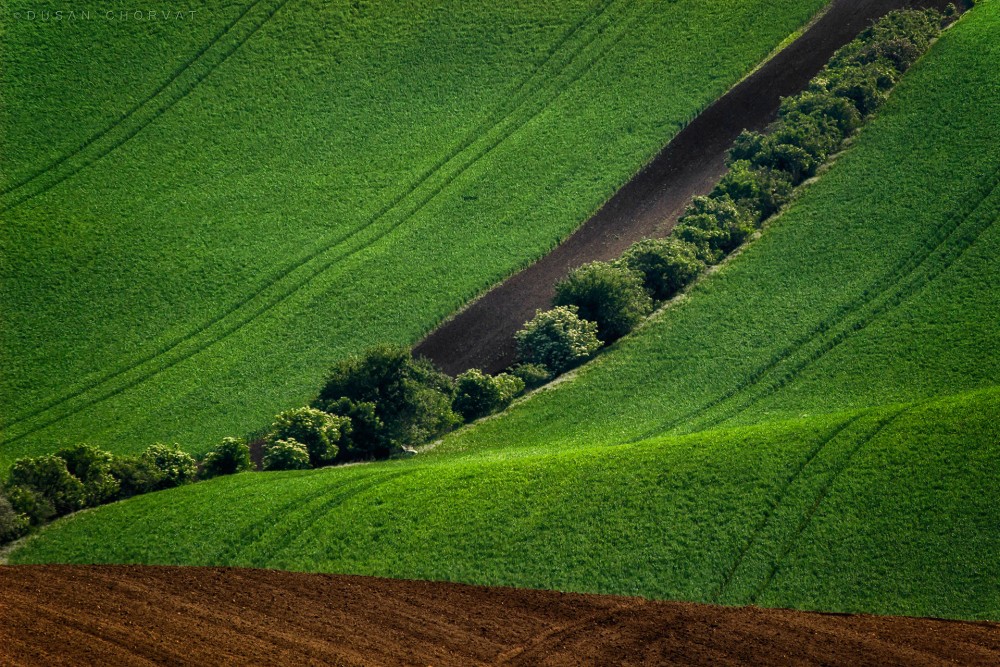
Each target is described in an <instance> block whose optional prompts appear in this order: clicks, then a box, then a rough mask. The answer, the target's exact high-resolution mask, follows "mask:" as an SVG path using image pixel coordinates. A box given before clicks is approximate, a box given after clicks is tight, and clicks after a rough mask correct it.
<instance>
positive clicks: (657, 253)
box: [621, 238, 705, 301]
mask: <svg viewBox="0 0 1000 667" xmlns="http://www.w3.org/2000/svg"><path fill="white" fill-rule="evenodd" d="M621 261H622V263H623V264H624V265H625V266H626V267H627V268H628V269H630V270H632V271H634V272H635V273H638V274H639V275H641V276H642V285H643V287H645V289H646V292H647V293H648V294H649V295H650V296H651V297H652V298H654V299H656V300H658V301H666V300H667V299H669V298H670V297H672V296H673V295H674V294H676V293H677V292H679V291H680V290H681V289H683V288H684V287H685V286H686V285H687V284H688V283H690V282H691V281H692V280H694V279H695V278H696V277H697V276H698V274H699V273H701V272H702V271H703V270H704V269H705V262H703V261H702V260H701V259H699V258H698V248H697V247H695V246H694V245H692V244H691V243H687V242H685V241H683V240H681V239H677V238H666V239H645V240H643V241H639V242H637V243H633V244H632V246H631V247H630V248H629V249H628V250H626V251H625V253H624V254H623V255H622V258H621Z"/></svg>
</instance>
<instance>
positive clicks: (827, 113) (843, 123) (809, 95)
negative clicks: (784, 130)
mask: <svg viewBox="0 0 1000 667" xmlns="http://www.w3.org/2000/svg"><path fill="white" fill-rule="evenodd" d="M798 114H801V115H804V116H811V117H813V118H816V119H822V120H824V121H827V122H830V123H832V124H833V126H834V127H835V128H836V130H837V132H838V133H839V135H840V137H841V138H844V137H848V136H850V135H851V134H853V133H854V131H855V130H857V129H858V128H859V127H860V126H861V114H859V113H858V110H857V109H856V108H855V107H854V105H853V104H851V102H850V101H848V100H845V99H844V98H842V97H837V96H836V95H833V94H831V93H830V92H829V91H827V90H824V89H819V90H807V91H806V92H803V93H799V94H798V95H795V96H793V97H786V98H785V99H783V100H782V101H781V109H780V110H779V111H778V115H779V117H780V118H782V119H783V120H788V119H792V118H794V117H795V116H796V115H798ZM742 159H747V158H742Z"/></svg>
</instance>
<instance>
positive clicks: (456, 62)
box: [0, 0, 824, 468]
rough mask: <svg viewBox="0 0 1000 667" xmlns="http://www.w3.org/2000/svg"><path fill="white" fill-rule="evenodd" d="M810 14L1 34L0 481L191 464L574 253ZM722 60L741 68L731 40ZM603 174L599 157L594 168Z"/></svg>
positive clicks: (281, 15)
mask: <svg viewBox="0 0 1000 667" xmlns="http://www.w3.org/2000/svg"><path fill="white" fill-rule="evenodd" d="M823 4H824V2H823V0H795V1H794V2H786V3H780V5H775V4H774V3H766V2H763V0H740V1H738V2H732V1H726V2H722V1H713V2H701V3H629V2H624V1H623V0H591V1H589V2H588V1H583V0H579V1H577V2H571V3H559V4H558V5H553V4H552V3H540V2H515V3H505V4H503V5H502V6H494V5H491V4H482V3H472V4H470V3H460V2H446V3H439V2H420V3H407V4H406V6H405V7H404V6H402V5H398V6H388V5H381V4H375V3H367V2H351V3H348V2H343V1H341V2H333V3H329V2H319V0H259V1H256V2H243V3H239V4H232V5H227V6H226V7H225V8H220V9H214V8H213V9H203V10H200V11H199V12H197V13H196V14H195V16H194V17H191V18H190V20H185V21H163V20H159V21H156V22H152V21H136V20H130V21H108V20H107V19H106V16H105V12H106V8H103V7H100V6H97V5H92V3H86V2H84V3H79V4H78V5H76V6H75V7H74V9H76V10H81V11H82V10H83V9H86V8H87V7H91V9H92V11H93V16H92V18H91V19H90V20H82V19H78V20H75V21H70V20H64V21H60V22H58V23H57V22H54V21H41V20H34V21H27V20H25V19H23V18H22V19H15V18H14V15H15V12H17V11H18V10H21V11H27V10H28V9H35V8H34V6H31V3H26V2H15V3H14V5H13V6H11V7H9V8H8V11H5V12H4V16H3V17H2V19H0V20H2V21H3V23H2V25H0V30H2V32H3V34H4V41H3V47H2V56H3V59H4V61H5V63H7V64H8V65H9V66H8V67H5V68H4V70H3V72H2V73H0V86H2V87H3V90H4V91H5V95H4V100H3V103H2V104H0V154H2V155H3V156H4V160H3V164H2V172H0V218H2V223H3V224H2V226H0V230H2V231H0V249H2V250H0V253H2V264H0V279H2V280H3V283H4V290H3V292H2V294H0V316H2V318H3V321H4V326H3V328H2V329H0V358H2V364H3V367H2V372H0V402H2V403H3V405H4V414H3V416H2V434H0V467H2V468H6V466H7V465H8V464H9V463H10V461H11V460H12V459H14V458H16V457H18V456H22V455H27V454H33V453H38V452H42V451H48V450H51V449H53V448H54V447H55V446H56V445H59V444H63V443H71V442H77V441H81V440H86V441H90V442H94V443H96V444H100V445H102V446H104V447H107V448H109V449H112V450H115V451H119V452H127V451H135V450H137V449H139V448H142V447H145V446H146V445H147V444H149V443H150V442H152V441H155V440H169V441H179V442H180V443H181V444H182V445H183V446H184V447H186V448H188V449H190V450H192V451H196V452H198V451H203V450H205V449H206V448H208V447H210V446H211V445H212V444H213V443H214V442H215V441H217V440H218V439H219V438H220V437H222V436H224V435H227V434H240V433H243V432H246V431H249V430H252V429H254V428H257V427H259V426H261V425H263V424H265V423H267V421H268V420H269V419H270V417H271V416H272V415H273V414H274V413H276V412H277V411H278V410H280V409H284V408H288V407H292V406H294V405H295V404H301V403H303V402H304V401H305V400H306V399H308V398H309V397H310V396H311V395H312V394H313V393H314V392H315V391H316V390H317V388H318V386H319V384H320V382H321V379H322V377H323V374H324V373H325V370H326V369H327V368H328V367H329V365H330V364H331V363H332V362H333V361H334V360H335V359H338V358H341V357H342V356H344V355H345V354H347V353H350V352H353V351H356V350H358V349H360V348H363V347H365V346H367V345H370V344H372V343H375V342H393V343H411V342H413V341H415V340H416V339H418V338H419V337H420V336H421V335H422V334H424V333H425V332H426V331H428V330H429V329H430V328H431V327H432V326H433V325H434V324H435V323H436V322H438V321H440V320H441V319H442V318H444V317H445V316H447V315H448V314H449V313H451V312H452V311H454V310H455V309H456V308H457V307H458V306H460V305H461V304H462V303H464V302H465V301H467V300H468V299H470V298H471V297H473V296H474V295H476V294H477V293H480V292H481V291H483V290H484V289H486V288H487V287H488V286H489V285H491V284H493V283H495V282H496V281H498V280H500V279H502V278H503V277H505V276H506V275H509V274H510V273H511V272H513V271H515V270H516V269H518V268H519V267H522V266H524V265H526V264H527V263H529V262H531V261H532V260H534V259H536V258H537V257H539V256H541V255H542V254H543V253H544V252H546V251H547V250H548V249H549V248H551V247H552V246H553V245H554V244H555V243H556V242H557V241H558V240H559V239H561V238H563V237H565V236H566V235H567V234H569V233H570V232H571V231H572V230H573V229H574V228H575V227H576V226H577V225H578V224H579V223H580V222H581V221H582V220H583V219H585V218H586V217H587V215H588V214H589V213H591V212H592V211H594V210H595V209H596V208H597V207H598V206H599V205H600V204H601V203H602V202H603V201H604V200H605V199H606V198H607V197H609V196H610V195H611V194H612V193H613V192H614V191H615V189H616V188H617V187H618V186H620V185H621V184H622V183H623V182H624V181H625V180H626V179H627V178H628V177H630V176H631V175H632V174H633V173H634V172H635V171H637V169H638V168H639V167H640V166H641V165H642V164H643V163H644V162H645V161H647V160H648V159H649V158H650V157H651V156H652V155H653V154H654V153H655V152H656V151H657V150H658V149H659V148H660V147H661V146H662V145H663V144H664V143H665V142H666V141H667V140H669V139H670V137H671V136H673V134H675V133H676V132H677V131H678V129H679V128H680V127H682V126H683V124H684V123H685V122H686V121H688V120H689V119H690V118H692V117H693V116H694V115H695V114H696V113H697V112H698V111H699V110H700V109H702V108H703V107H705V106H707V104H709V103H710V102H711V101H712V100H713V99H715V98H716V97H717V96H718V95H719V94H721V93H722V92H723V91H724V90H726V89H727V88H728V87H729V86H730V85H731V84H732V83H734V82H735V81H737V80H738V79H739V78H740V77H741V76H742V75H743V74H745V73H746V72H747V71H749V70H750V69H752V68H753V67H754V66H755V65H756V64H757V63H758V62H759V61H760V60H761V59H762V58H763V57H765V56H766V55H767V54H768V53H769V52H770V51H771V49H772V48H773V47H774V46H775V45H777V44H779V43H780V42H781V40H782V39H783V38H784V37H785V36H786V35H788V34H789V33H790V32H792V31H794V30H795V29H796V28H798V27H799V26H801V25H802V24H804V23H805V22H806V21H808V20H809V18H810V16H811V15H812V14H814V13H815V12H816V11H817V10H818V9H819V8H821V6H822V5H823ZM732 34H739V35H740V36H741V38H740V39H739V40H734V39H731V38H730V37H731V35H732ZM596 156H600V158H599V159H597V157H596Z"/></svg>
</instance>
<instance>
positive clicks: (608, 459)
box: [13, 0, 1000, 620]
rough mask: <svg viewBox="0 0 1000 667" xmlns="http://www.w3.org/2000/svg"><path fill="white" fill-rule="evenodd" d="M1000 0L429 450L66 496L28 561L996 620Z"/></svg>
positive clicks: (999, 608) (999, 615)
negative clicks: (737, 219)
mask: <svg viewBox="0 0 1000 667" xmlns="http://www.w3.org/2000/svg"><path fill="white" fill-rule="evenodd" d="M998 23H1000V3H998V2H996V1H995V0H994V1H992V2H982V3H979V5H978V6H977V8H976V9H975V10H974V11H972V12H971V13H970V14H969V15H967V16H966V17H965V18H963V19H962V20H961V21H960V22H959V24H958V25H957V26H956V27H955V28H953V29H952V30H950V31H948V32H947V33H946V34H945V35H944V36H943V37H942V39H941V40H940V41H939V42H938V43H937V44H936V45H935V46H934V48H933V49H932V51H931V52H930V54H928V56H926V57H925V58H924V59H923V60H921V61H920V62H919V63H918V64H917V65H916V66H915V67H914V69H913V70H911V72H910V73H909V74H907V76H906V78H905V79H904V80H903V82H902V83H901V84H900V86H899V88H898V89H897V91H896V92H895V93H894V94H893V98H892V99H891V100H890V102H889V103H888V104H887V105H886V107H884V110H883V111H881V112H880V116H879V117H878V118H877V119H876V120H875V121H874V122H873V123H872V124H871V125H870V126H868V127H867V128H865V129H864V130H863V131H862V133H861V135H860V136H859V137H858V138H857V140H856V141H855V142H854V144H853V145H852V146H851V147H850V148H849V149H848V150H847V151H846V152H845V153H844V154H843V155H841V156H840V157H839V159H838V160H837V162H836V163H835V164H834V165H833V166H832V168H831V169H830V170H829V171H828V172H826V173H825V174H824V175H823V176H822V178H821V179H820V180H819V181H818V182H816V183H814V184H812V185H810V186H809V187H808V188H807V189H806V190H805V191H804V192H803V193H802V194H801V196H800V197H799V198H798V200H797V201H796V202H795V203H794V204H793V205H792V206H791V208H790V209H789V210H788V211H787V212H786V213H785V214H783V215H782V216H781V217H780V218H779V219H778V220H776V221H775V222H773V224H771V225H770V226H769V227H768V228H767V229H765V231H764V233H763V235H762V237H761V238H760V239H758V240H757V241H755V242H754V243H753V245H751V246H750V247H749V248H748V249H747V250H746V251H745V252H743V253H741V254H739V255H738V256H737V257H735V258H734V259H733V260H732V261H730V262H728V263H727V264H726V265H725V266H723V267H722V268H721V269H720V270H719V271H717V272H715V273H713V274H712V275H710V276H708V277H707V278H706V279H704V280H702V281H701V282H700V283H699V284H698V285H697V286H696V287H695V288H694V289H693V290H691V291H690V292H689V293H688V294H687V295H686V296H685V297H684V298H683V299H681V300H680V301H678V302H676V303H674V304H672V305H671V306H669V307H668V308H666V309H665V310H664V312H662V313H660V314H659V315H658V316H656V317H655V318H654V319H653V320H652V321H650V322H648V323H647V325H646V326H644V327H643V328H642V329H640V330H639V331H638V332H637V333H635V334H634V335H631V336H629V337H626V338H625V339H623V340H622V341H621V342H619V343H618V344H616V345H615V346H614V347H612V348H611V349H609V350H608V351H607V352H605V353H604V354H602V355H601V356H600V357H599V358H598V359H597V360H596V361H594V362H592V363H591V364H589V365H587V366H585V367H584V368H582V369H581V370H580V371H579V372H578V373H576V375H575V377H569V378H567V379H566V380H564V381H561V382H558V383H556V384H555V385H554V386H553V387H551V388H549V389H545V390H542V391H539V392H536V393H535V394H533V395H531V396H530V397H529V398H527V399H526V400H523V401H521V402H519V403H518V404H516V405H515V406H514V407H513V408H512V409H511V410H510V411H508V412H507V413H504V414H502V415H499V416H497V417H495V418H490V419H487V420H484V421H481V422H479V423H477V424H474V425H472V426H471V427H467V428H466V429H463V430H461V431H459V432H456V433H454V434H452V435H451V436H449V437H447V438H445V440H444V441H443V442H442V443H440V444H438V445H437V446H436V447H435V448H434V449H433V450H431V451H429V452H427V453H424V454H422V455H420V456H418V457H416V458H415V459H410V460H406V461H399V462H390V463H384V464H368V465H359V466H349V467H344V468H340V469H327V470H318V471H311V472H305V473H279V474H244V475H239V476H236V477H233V478H227V479H219V480H216V481H212V482H207V483H203V484H198V485H194V486H190V487H183V488H180V489H176V490H173V491H168V492H162V493H157V494H151V495H148V496H143V497H140V498H137V499H134V500H131V501H127V502H124V503H118V504H114V505H110V506H106V507H104V508H100V509H97V510H92V511H87V512H82V513H79V514H77V515H75V516H72V517H70V518H68V519H66V520H61V521H58V522H56V523H55V524H52V525H51V526H49V527H48V528H46V529H44V530H43V531H42V532H41V533H40V535H39V536H38V537H37V538H34V539H33V540H30V541H29V542H28V543H27V544H26V545H25V546H23V547H22V548H21V549H19V550H18V551H16V552H15V553H14V554H13V561H15V562H20V563H30V562H53V561H69V562H136V563H183V564H232V565H254V566H266V567H278V568H288V569H302V570H319V571H336V572H351V573H363V574H378V575H387V576H395V577H416V578H431V579H444V580H455V581H466V582H475V583H484V584H507V585H516V586H530V587H539V588H554V589H561V590H577V591H596V592H607V593H627V594H641V595H646V596H650V597H664V598H675V599H690V600H702V601H716V602H723V603H728V604H743V603H757V604H761V605H779V606H789V607H800V608H811V609H822V610H827V611H868V612H877V613H894V614H908V615H929V616H941V617H956V618H978V619H993V620H998V619H1000V593H998V591H1000V560H998V559H997V558H996V557H995V555H996V554H997V553H1000V531H998V530H997V527H998V526H1000V509H998V508H1000V423H998V422H997V420H996V415H997V414H998V411H1000V378H998V377H997V373H998V370H997V369H998V367H1000V366H998V364H997V362H998V359H997V355H998V352H997V350H998V349H1000V318H998V317H997V313H998V312H1000V292H997V290H996V289H995V288H996V285H997V278H998V277H1000V264H998V262H997V259H996V258H997V257H998V255H1000V229H998V228H997V227H996V225H994V223H995V222H996V221H997V220H998V219H1000V189H998V188H997V185H998V180H1000V179H998V176H1000V151H998V150H997V146H1000V85H998V83H1000V70H997V68H996V67H994V63H996V62H998V61H1000V43H998V42H997V40H995V39H994V36H995V28H996V25H998Z"/></svg>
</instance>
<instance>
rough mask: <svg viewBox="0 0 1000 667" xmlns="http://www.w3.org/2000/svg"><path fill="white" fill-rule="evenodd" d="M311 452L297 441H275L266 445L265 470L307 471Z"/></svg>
mask: <svg viewBox="0 0 1000 667" xmlns="http://www.w3.org/2000/svg"><path fill="white" fill-rule="evenodd" d="M309 467H310V464H309V452H308V451H306V446H305V445H303V444H302V443H301V442H296V441H295V440H273V441H271V442H268V443H267V444H265V445H264V470H307V469H308V468H309Z"/></svg>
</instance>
